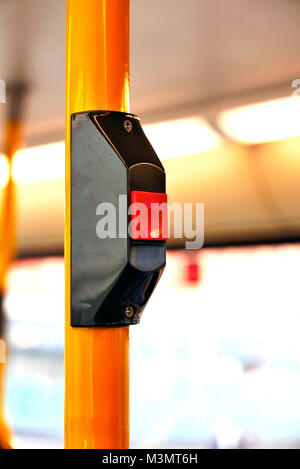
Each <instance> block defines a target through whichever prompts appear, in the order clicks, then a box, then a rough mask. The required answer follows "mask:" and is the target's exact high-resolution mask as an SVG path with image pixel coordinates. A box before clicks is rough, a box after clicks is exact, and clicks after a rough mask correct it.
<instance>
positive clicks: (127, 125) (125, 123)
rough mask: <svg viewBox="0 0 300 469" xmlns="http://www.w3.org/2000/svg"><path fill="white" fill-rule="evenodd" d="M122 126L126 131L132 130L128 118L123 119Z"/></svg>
mask: <svg viewBox="0 0 300 469" xmlns="http://www.w3.org/2000/svg"><path fill="white" fill-rule="evenodd" d="M124 128H125V130H126V132H128V133H129V132H131V131H132V123H131V122H130V121H129V120H126V121H124Z"/></svg>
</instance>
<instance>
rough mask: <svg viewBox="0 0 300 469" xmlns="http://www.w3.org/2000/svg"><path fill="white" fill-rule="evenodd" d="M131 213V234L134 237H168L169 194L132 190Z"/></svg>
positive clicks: (136, 238) (143, 238)
mask: <svg viewBox="0 0 300 469" xmlns="http://www.w3.org/2000/svg"><path fill="white" fill-rule="evenodd" d="M130 213H131V222H130V236H131V238H132V239H135V240H166V239H168V205H167V194H164V193H160V192H144V191H131V206H130Z"/></svg>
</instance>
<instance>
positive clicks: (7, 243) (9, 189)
mask: <svg viewBox="0 0 300 469" xmlns="http://www.w3.org/2000/svg"><path fill="white" fill-rule="evenodd" d="M25 90H26V87H25V85H23V84H21V83H20V84H15V85H13V86H10V87H9V93H8V119H7V123H6V128H5V134H4V148H3V152H4V154H5V156H6V157H7V160H8V163H9V178H8V181H7V183H6V185H5V187H4V188H3V190H2V198H1V199H2V200H1V212H0V340H3V341H4V343H5V336H4V312H3V297H4V294H5V289H6V276H7V272H8V269H9V266H10V264H11V263H12V261H13V260H14V258H15V256H16V203H15V184H14V181H13V178H12V160H13V156H14V154H15V153H16V151H17V150H18V149H19V146H20V139H21V138H20V135H21V132H20V129H21V115H22V108H23V96H24V92H25ZM4 358H5V357H4ZM4 375H5V363H2V362H1V360H0V448H10V447H11V445H10V432H9V430H8V428H7V426H6V424H5V420H4Z"/></svg>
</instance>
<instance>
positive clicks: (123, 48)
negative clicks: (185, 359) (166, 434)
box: [65, 0, 129, 448]
mask: <svg viewBox="0 0 300 469" xmlns="http://www.w3.org/2000/svg"><path fill="white" fill-rule="evenodd" d="M102 109H103V110H111V111H123V112H128V111H129V0H67V61H66V205H65V311H66V317H65V324H66V325H65V447H66V448H127V447H128V446H129V330H128V327H122V328H80V327H71V326H70V215H71V214H70V115H71V114H72V113H75V112H81V111H92V110H102Z"/></svg>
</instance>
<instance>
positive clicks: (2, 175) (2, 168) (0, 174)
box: [0, 154, 9, 189]
mask: <svg viewBox="0 0 300 469" xmlns="http://www.w3.org/2000/svg"><path fill="white" fill-rule="evenodd" d="M8 180H9V163H8V159H7V157H6V156H5V155H2V154H0V189H2V188H3V187H5V186H6V184H7V183H8Z"/></svg>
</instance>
